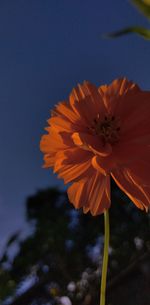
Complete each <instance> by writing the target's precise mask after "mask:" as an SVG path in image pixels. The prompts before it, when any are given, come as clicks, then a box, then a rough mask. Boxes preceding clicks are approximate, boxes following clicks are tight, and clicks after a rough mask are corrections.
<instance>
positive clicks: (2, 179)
mask: <svg viewBox="0 0 150 305" xmlns="http://www.w3.org/2000/svg"><path fill="white" fill-rule="evenodd" d="M132 24H133V25H144V26H148V24H147V21H146V20H145V18H144V17H143V16H142V15H140V13H138V12H137V11H136V10H135V8H134V7H132V6H131V5H130V4H129V2H128V1H125V0H122V1H121V0H113V1H112V0H108V1H101V0H13V1H12V0H1V1H0V105H1V107H0V232H1V241H0V246H2V244H3V243H4V241H5V240H6V237H7V236H8V235H9V234H10V233H12V232H13V231H14V230H16V229H23V227H24V226H25V221H24V211H25V205H24V203H25V200H26V197H27V196H28V195H32V194H34V193H35V192H36V191H37V190H38V189H41V188H45V187H48V186H52V185H59V186H60V187H63V183H61V182H60V180H57V179H56V177H55V176H54V175H53V174H52V173H51V172H50V171H47V170H44V169H42V154H41V153H40V151H39V141H40V137H41V135H42V133H43V128H44V126H46V120H47V119H48V117H49V113H50V109H51V108H52V107H53V106H54V104H56V103H57V102H58V101H60V100H64V99H65V98H66V97H67V96H68V94H69V93H70V91H71V89H72V87H73V86H75V85H76V84H77V83H78V82H82V81H83V80H85V79H86V80H89V81H91V82H94V83H95V84H97V85H98V84H104V83H109V82H111V81H112V80H113V79H114V78H117V77H120V76H126V77H128V78H129V79H131V80H134V81H135V82H138V83H139V85H140V86H141V87H142V88H143V89H150V77H149V68H150V64H149V58H150V43H149V42H148V41H144V40H142V39H141V38H140V37H138V36H133V35H131V36H126V37H125V36H124V37H122V38H119V39H116V40H108V39H102V34H103V33H107V32H111V31H114V30H117V29H120V28H122V27H125V26H129V25H132Z"/></svg>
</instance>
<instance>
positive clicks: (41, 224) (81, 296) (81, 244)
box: [0, 183, 150, 305]
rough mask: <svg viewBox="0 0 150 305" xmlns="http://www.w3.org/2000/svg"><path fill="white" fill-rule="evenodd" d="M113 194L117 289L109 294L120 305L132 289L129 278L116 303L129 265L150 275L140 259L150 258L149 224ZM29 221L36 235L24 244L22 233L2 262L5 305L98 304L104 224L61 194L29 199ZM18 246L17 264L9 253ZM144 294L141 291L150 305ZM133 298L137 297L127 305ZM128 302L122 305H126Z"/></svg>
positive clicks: (112, 267) (0, 287) (111, 281)
mask: <svg viewBox="0 0 150 305" xmlns="http://www.w3.org/2000/svg"><path fill="white" fill-rule="evenodd" d="M112 190H113V191H112V208H111V209H110V214H111V215H110V216H111V232H112V233H111V248H110V249H109V252H110V261H109V272H108V288H109V287H113V289H112V290H111V289H110V290H109V289H108V301H109V302H111V304H112V305H113V304H115V305H118V304H119V303H118V302H120V299H121V298H122V293H123V291H124V290H125V287H126V286H127V285H128V283H129V285H132V277H131V276H130V279H129V280H128V281H126V282H125V283H124V284H122V285H123V286H121V294H120V298H119V294H118V293H117V294H116V298H117V299H115V298H114V297H113V296H112V291H114V290H115V289H117V287H118V286H119V285H121V281H122V279H123V278H124V274H123V275H122V273H121V270H123V269H124V267H125V266H126V261H128V265H129V266H131V267H132V268H133V267H134V268H135V269H134V270H136V272H137V270H138V273H139V274H140V272H141V271H140V270H143V271H142V272H145V273H144V274H147V273H148V274H149V271H148V264H147V262H146V261H145V260H143V259H142V260H141V257H143V256H144V255H147V254H148V253H149V246H150V245H149V235H150V230H149V224H150V218H149V215H148V214H145V213H142V212H141V211H139V210H138V209H136V208H135V207H134V205H132V204H131V202H129V200H128V199H127V197H126V196H125V195H122V193H121V191H119V190H118V189H117V188H116V185H115V184H114V183H113V186H112ZM26 215H27V221H28V222H29V224H30V225H31V228H32V230H31V234H30V235H29V236H28V237H26V239H24V240H21V237H20V236H19V235H18V233H16V234H13V235H12V236H11V238H10V239H9V241H8V243H7V245H6V248H5V250H4V254H3V257H2V258H1V263H0V303H1V304H11V305H17V304H18V305H20V304H21V305H24V304H25V305H48V304H49V305H50V304H51V305H52V304H53V305H54V304H55V305H56V304H60V305H61V304H63V303H62V302H65V301H66V300H67V298H68V299H69V300H70V302H71V304H72V305H79V304H80V305H93V304H98V302H99V295H98V287H99V281H100V275H101V263H102V253H101V249H102V248H103V233H100V232H103V219H102V218H101V217H95V218H92V216H91V215H86V216H85V215H83V214H82V212H80V211H75V210H74V209H73V207H72V206H71V205H70V204H69V203H68V199H67V196H66V194H65V193H64V192H60V191H58V190H57V189H47V190H44V191H39V192H38V193H37V194H35V195H34V196H32V197H30V198H28V200H27V214H26ZM139 227H140V230H139ZM85 228H86V230H85ZM33 229H34V230H33ZM15 245H16V246H17V247H19V251H18V253H17V254H16V255H15V256H14V258H13V259H12V257H11V258H10V257H9V253H10V252H11V247H14V246H15ZM144 257H145V256H144ZM138 260H139V261H140V263H139V261H138ZM137 262H138V263H137ZM131 267H130V268H131ZM132 268H131V269H132ZM139 268H140V269H139ZM123 272H124V271H123ZM146 272H147V273H146ZM136 276H137V275H136ZM145 276H148V275H145ZM117 281H118V282H117ZM115 282H116V283H117V284H115ZM133 282H134V285H136V281H135V280H134V281H133ZM112 285H113V286H112ZM115 285H116V286H115ZM129 291H130V290H129ZM137 293H138V290H137ZM144 294H145V295H147V294H146V293H145V292H144V291H143V294H142V292H141V291H140V295H141V296H142V297H143V304H146V303H144V297H145V296H144ZM134 298H135V294H134V295H133V298H132V297H130V300H129V302H128V305H130V304H132V302H133V299H134ZM6 301H7V303H6ZM66 302H67V301H66ZM68 302H69V301H68ZM125 302H126V300H124V299H123V300H122V299H121V304H122V305H124V304H126V303H125ZM68 304H69V303H68ZM137 305H138V302H137ZM146 305H149V303H147V304H146Z"/></svg>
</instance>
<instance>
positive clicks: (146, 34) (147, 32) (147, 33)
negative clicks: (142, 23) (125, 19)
mask: <svg viewBox="0 0 150 305" xmlns="http://www.w3.org/2000/svg"><path fill="white" fill-rule="evenodd" d="M133 33H135V34H137V35H140V36H142V37H143V38H145V39H148V40H150V29H145V28H143V27H138V26H133V27H127V28H125V29H122V30H120V31H117V32H113V33H110V34H106V35H105V38H116V37H119V36H123V35H126V34H133Z"/></svg>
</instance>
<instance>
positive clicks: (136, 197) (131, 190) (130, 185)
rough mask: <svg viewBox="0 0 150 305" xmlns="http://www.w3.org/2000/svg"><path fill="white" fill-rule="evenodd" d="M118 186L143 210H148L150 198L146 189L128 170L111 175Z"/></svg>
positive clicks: (117, 171)
mask: <svg viewBox="0 0 150 305" xmlns="http://www.w3.org/2000/svg"><path fill="white" fill-rule="evenodd" d="M111 175H112V177H113V179H114V180H115V182H116V184H117V185H118V186H119V187H120V189H121V190H122V191H123V192H125V194H126V195H127V196H128V197H129V198H130V199H131V200H132V201H133V203H134V204H135V205H136V206H137V207H138V208H140V209H141V210H144V209H145V210H146V211H147V209H148V207H149V206H150V197H148V196H147V194H146V192H145V191H144V187H142V186H140V185H139V184H138V183H137V182H136V180H134V179H133V178H132V177H131V176H130V175H129V174H128V171H127V169H123V170H122V171H121V170H118V169H116V170H114V171H113V172H112V173H111Z"/></svg>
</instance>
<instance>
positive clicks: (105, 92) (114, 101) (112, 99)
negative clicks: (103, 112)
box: [99, 78, 139, 113]
mask: <svg viewBox="0 0 150 305" xmlns="http://www.w3.org/2000/svg"><path fill="white" fill-rule="evenodd" d="M129 91H130V92H132V93H135V92H137V91H139V88H138V86H137V85H135V84H134V83H133V82H131V81H128V80H127V79H126V78H120V79H116V80H114V81H113V82H112V83H111V84H110V85H108V86H107V85H104V86H100V87H99V92H100V94H101V96H102V97H103V100H104V103H105V106H106V108H107V110H108V112H111V113H114V112H115V110H116V109H117V108H116V107H118V106H119V104H120V101H121V99H120V97H121V96H124V95H125V94H126V93H127V92H129Z"/></svg>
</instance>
